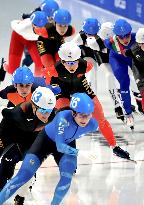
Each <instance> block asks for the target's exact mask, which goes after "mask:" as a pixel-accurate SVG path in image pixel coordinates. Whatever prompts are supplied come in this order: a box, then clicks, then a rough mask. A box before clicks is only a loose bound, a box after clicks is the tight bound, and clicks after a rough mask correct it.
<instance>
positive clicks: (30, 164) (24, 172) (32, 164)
mask: <svg viewBox="0 0 144 205" xmlns="http://www.w3.org/2000/svg"><path fill="white" fill-rule="evenodd" d="M40 164H41V163H40V160H39V158H38V157H37V156H36V155H34V154H27V155H26V157H25V158H24V161H23V163H22V166H21V168H20V170H19V172H18V175H21V176H22V177H23V178H24V179H25V180H26V181H28V180H29V179H31V178H32V177H33V175H34V174H35V172H36V171H37V169H38V168H39V166H40Z"/></svg>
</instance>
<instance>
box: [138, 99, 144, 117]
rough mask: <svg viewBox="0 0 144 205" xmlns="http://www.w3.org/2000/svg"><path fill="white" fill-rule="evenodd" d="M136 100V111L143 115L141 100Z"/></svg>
mask: <svg viewBox="0 0 144 205" xmlns="http://www.w3.org/2000/svg"><path fill="white" fill-rule="evenodd" d="M136 102H137V106H138V111H139V112H140V113H141V114H142V115H144V111H143V109H142V101H140V100H137V101H136Z"/></svg>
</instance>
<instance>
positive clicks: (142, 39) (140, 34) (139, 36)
mask: <svg viewBox="0 0 144 205" xmlns="http://www.w3.org/2000/svg"><path fill="white" fill-rule="evenodd" d="M136 42H137V43H144V28H139V29H138V31H137V32H136Z"/></svg>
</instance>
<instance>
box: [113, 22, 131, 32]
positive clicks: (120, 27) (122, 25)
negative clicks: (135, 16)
mask: <svg viewBox="0 0 144 205" xmlns="http://www.w3.org/2000/svg"><path fill="white" fill-rule="evenodd" d="M131 31H132V27H131V25H130V24H129V23H128V22H127V21H126V20H124V19H118V20H116V22H115V24H114V28H113V32H114V34H116V35H117V36H125V35H126V34H128V33H130V32H131Z"/></svg>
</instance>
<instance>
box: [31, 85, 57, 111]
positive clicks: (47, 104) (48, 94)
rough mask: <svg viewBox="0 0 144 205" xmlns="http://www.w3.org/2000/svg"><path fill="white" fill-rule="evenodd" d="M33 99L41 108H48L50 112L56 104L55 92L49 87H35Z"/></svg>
mask: <svg viewBox="0 0 144 205" xmlns="http://www.w3.org/2000/svg"><path fill="white" fill-rule="evenodd" d="M31 101H32V102H33V103H34V104H35V105H36V106H38V107H39V108H43V109H45V110H46V109H47V110H49V112H50V111H52V110H53V108H54V107H55V105H56V97H55V95H54V93H53V92H52V91H51V90H50V89H49V88H47V87H41V86H39V87H38V88H36V89H35V91H34V92H33V94H32V97H31Z"/></svg>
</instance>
